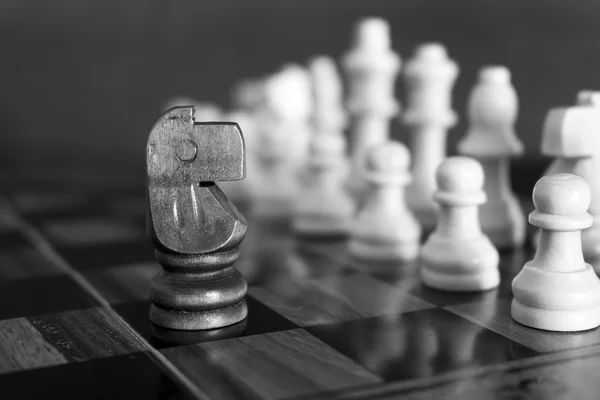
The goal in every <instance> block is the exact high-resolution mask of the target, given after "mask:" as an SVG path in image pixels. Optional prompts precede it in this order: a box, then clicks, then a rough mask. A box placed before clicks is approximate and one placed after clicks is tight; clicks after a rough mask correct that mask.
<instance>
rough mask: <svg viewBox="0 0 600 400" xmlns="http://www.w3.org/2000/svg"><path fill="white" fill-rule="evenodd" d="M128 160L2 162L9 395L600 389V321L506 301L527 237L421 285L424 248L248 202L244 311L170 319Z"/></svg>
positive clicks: (3, 360) (369, 394) (470, 394)
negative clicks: (370, 249)
mask: <svg viewBox="0 0 600 400" xmlns="http://www.w3.org/2000/svg"><path fill="white" fill-rule="evenodd" d="M121 175H122V174H119V173H118V172H116V173H112V174H111V173H105V174H104V175H102V176H100V175H98V174H97V173H92V174H90V173H87V172H85V171H79V170H77V169H67V170H63V171H36V172H35V173H31V174H29V173H27V172H21V173H18V174H17V173H9V174H6V175H5V176H4V177H3V178H2V179H0V181H1V183H2V188H3V191H4V197H3V198H2V199H1V201H0V393H1V394H2V395H1V396H0V397H2V398H7V399H9V398H10V399H20V398H28V399H29V398H31V399H33V398H36V399H37V398H86V399H92V398H94V399H96V398H98V399H99V398H123V399H134V398H143V399H152V398H190V399H208V398H211V399H213V398H214V399H271V398H272V399H292V398H293V399H316V398H343V399H375V398H376V399H388V398H390V399H391V398H399V397H402V398H409V399H438V398H511V399H513V398H527V397H532V398H569V399H575V398H597V397H596V393H598V392H599V391H600V380H599V379H597V377H596V373H597V370H596V368H597V367H599V366H600V330H599V329H596V330H591V331H587V332H582V333H568V334H567V333H552V332H544V331H539V330H534V329H530V328H527V327H524V326H521V325H519V324H518V323H516V322H514V321H513V320H512V319H511V316H510V302H511V299H512V295H511V289H510V284H511V280H512V278H513V277H514V276H515V274H516V273H518V271H519V270H520V268H521V267H522V265H523V264H524V263H525V261H527V260H528V259H529V258H530V257H531V256H532V254H531V251H530V250H527V249H521V250H517V251H514V252H505V253H502V261H501V270H502V284H501V286H500V287H499V288H497V289H495V290H492V291H489V292H485V293H471V294H451V293H445V292H440V291H436V290H431V289H428V288H426V287H424V286H423V285H422V284H421V283H420V282H419V279H418V274H417V273H416V272H417V270H416V265H404V266H398V265H385V264H382V265H374V264H368V263H364V262H360V261H358V260H352V259H350V258H349V257H348V256H347V255H346V253H345V243H344V242H340V241H337V242H323V241H321V242H315V241H312V242H310V241H307V240H300V239H298V238H294V237H293V236H292V235H291V234H290V233H289V230H288V229H287V227H286V224H285V223H284V222H282V221H278V222H276V221H255V220H251V219H250V220H249V223H250V228H249V232H248V236H247V238H246V240H245V242H244V244H243V249H242V255H241V257H240V259H239V260H238V262H237V264H236V265H237V267H238V268H239V269H240V271H241V272H242V273H243V274H244V275H245V276H246V278H247V279H248V281H249V284H250V287H249V295H248V297H247V302H248V307H249V317H248V319H247V321H245V322H243V323H240V324H238V325H235V326H232V327H229V328H226V329H222V330H218V331H215V332H187V333H186V332H176V331H166V330H161V329H158V328H156V327H154V326H152V325H151V324H150V322H149V320H148V307H149V300H148V292H149V281H150V279H151V277H152V276H153V274H155V273H156V272H157V271H158V270H159V268H160V267H159V266H158V265H157V263H156V262H155V261H154V258H153V249H152V247H151V245H150V243H149V240H148V238H147V237H146V234H145V212H146V203H145V198H144V188H143V183H144V182H143V180H135V179H134V180H133V181H128V180H127V179H124V178H123V177H122V176H121ZM131 182H134V183H133V184H132V183H131Z"/></svg>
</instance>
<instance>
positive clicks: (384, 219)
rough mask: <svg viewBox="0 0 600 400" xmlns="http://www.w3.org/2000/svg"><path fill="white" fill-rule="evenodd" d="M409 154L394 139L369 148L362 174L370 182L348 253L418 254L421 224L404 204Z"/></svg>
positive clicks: (402, 258) (372, 255) (384, 256)
mask: <svg viewBox="0 0 600 400" xmlns="http://www.w3.org/2000/svg"><path fill="white" fill-rule="evenodd" d="M409 165H410V153H409V152H408V150H407V149H406V147H405V146H404V145H403V144H401V143H398V142H387V143H382V144H379V145H377V146H375V147H373V148H371V149H370V150H369V152H368V153H367V156H366V158H365V165H364V166H363V168H364V172H363V176H364V177H365V178H366V180H367V182H368V183H369V185H370V190H369V194H368V196H367V198H366V200H365V203H364V205H363V207H362V209H361V210H360V211H359V213H358V216H357V217H356V219H355V220H354V222H353V223H352V228H351V240H350V244H349V251H350V253H351V254H352V255H353V256H355V257H358V258H361V259H368V260H378V261H385V260H399V261H410V260H414V259H415V258H416V257H417V256H418V254H419V243H420V237H421V227H420V226H419V223H418V222H417V220H416V219H415V217H414V216H413V215H412V214H411V212H410V210H409V209H408V208H407V207H406V203H405V199H404V190H405V188H406V185H407V184H408V183H409V182H410V172H409Z"/></svg>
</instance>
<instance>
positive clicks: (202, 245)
mask: <svg viewBox="0 0 600 400" xmlns="http://www.w3.org/2000/svg"><path fill="white" fill-rule="evenodd" d="M193 116H194V108H193V107H177V108H173V109H171V110H169V111H167V112H166V113H165V114H164V115H163V116H162V117H161V118H160V119H159V121H158V122H157V123H156V124H155V125H154V127H153V129H152V131H151V132H150V135H149V137H148V143H147V177H148V181H147V184H148V192H147V195H148V219H147V228H148V233H149V235H150V237H151V238H152V241H153V244H154V247H155V256H156V260H157V261H158V262H159V263H160V264H161V265H162V267H163V270H162V271H161V272H160V273H158V274H157V275H156V276H155V277H154V279H153V281H152V285H151V289H150V300H151V301H152V305H151V307H150V320H151V321H152V322H153V323H155V324H156V325H159V326H162V327H165V328H170V329H180V330H204V329H216V328H221V327H224V326H228V325H232V324H235V323H237V322H239V321H242V320H243V319H245V318H246V316H247V314H248V310H247V306H246V301H245V300H244V297H245V295H246V290H247V284H246V281H245V280H244V278H243V277H242V276H241V274H240V273H239V272H238V271H237V270H236V269H235V268H234V267H233V266H232V265H233V263H234V262H235V260H236V259H237V258H238V255H239V245H240V243H241V242H242V240H243V239H244V236H245V235H246V229H247V224H246V220H245V219H244V217H243V216H242V214H241V213H240V212H239V211H238V210H237V209H236V207H235V206H234V205H233V204H232V203H231V202H230V201H229V200H228V199H227V197H226V196H225V195H224V194H223V192H222V191H221V190H220V189H219V187H218V186H217V185H216V184H215V181H229V180H239V179H243V178H244V176H245V147H244V138H243V136H242V133H241V130H240V128H239V126H238V125H237V124H235V123H213V122H210V123H196V122H195V121H194V117H193Z"/></svg>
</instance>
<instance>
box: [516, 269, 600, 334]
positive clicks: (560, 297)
mask: <svg viewBox="0 0 600 400" xmlns="http://www.w3.org/2000/svg"><path fill="white" fill-rule="evenodd" d="M530 263H531V262H529V263H527V264H525V266H524V267H523V269H522V270H521V272H520V273H519V274H518V275H517V276H516V277H515V279H514V280H513V283H512V290H513V295H514V299H513V302H512V306H511V314H512V317H513V318H514V320H515V321H517V322H519V323H521V324H523V325H526V326H530V327H532V328H537V329H544V330H548V331H558V332H577V331H584V330H588V329H593V328H596V327H598V326H600V279H598V277H597V276H596V274H595V273H594V270H593V269H592V267H591V266H590V265H589V264H586V266H585V268H584V269H582V270H578V271H573V272H553V271H545V270H542V269H540V268H537V267H533V266H531V264H530Z"/></svg>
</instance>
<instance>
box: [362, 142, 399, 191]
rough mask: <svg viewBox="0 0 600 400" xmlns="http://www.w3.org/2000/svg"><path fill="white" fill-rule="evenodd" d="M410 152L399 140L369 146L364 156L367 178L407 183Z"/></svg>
mask: <svg viewBox="0 0 600 400" xmlns="http://www.w3.org/2000/svg"><path fill="white" fill-rule="evenodd" d="M409 167H410V152H409V151H408V149H407V148H406V146H405V145H403V144H402V143H400V142H395V141H389V142H385V143H381V144H378V145H375V146H374V147H371V148H370V149H369V151H368V152H367V155H366V157H365V170H366V176H367V179H368V180H371V181H379V182H383V181H385V182H387V181H389V182H390V183H408V180H409V179H410V174H409Z"/></svg>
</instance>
